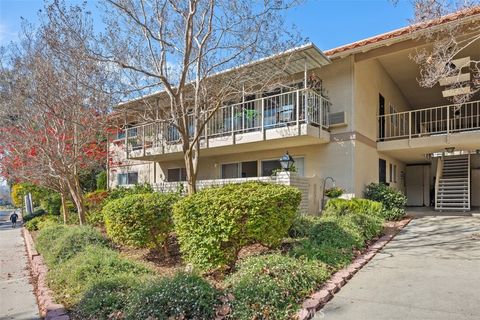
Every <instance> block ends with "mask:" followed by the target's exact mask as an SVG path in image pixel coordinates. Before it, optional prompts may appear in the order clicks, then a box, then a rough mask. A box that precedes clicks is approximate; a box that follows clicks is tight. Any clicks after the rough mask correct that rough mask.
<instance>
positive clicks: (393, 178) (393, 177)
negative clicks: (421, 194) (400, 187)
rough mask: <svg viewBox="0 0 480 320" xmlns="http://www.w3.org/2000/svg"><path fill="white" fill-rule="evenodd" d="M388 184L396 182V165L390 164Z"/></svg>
mask: <svg viewBox="0 0 480 320" xmlns="http://www.w3.org/2000/svg"><path fill="white" fill-rule="evenodd" d="M389 168H390V182H395V183H396V182H397V165H396V164H393V163H390V165H389Z"/></svg>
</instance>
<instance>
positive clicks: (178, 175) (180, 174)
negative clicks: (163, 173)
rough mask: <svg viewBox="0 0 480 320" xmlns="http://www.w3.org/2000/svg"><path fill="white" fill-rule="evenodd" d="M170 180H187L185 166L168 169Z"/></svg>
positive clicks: (168, 178)
mask: <svg viewBox="0 0 480 320" xmlns="http://www.w3.org/2000/svg"><path fill="white" fill-rule="evenodd" d="M167 180H168V181H186V180H187V170H186V169H185V168H173V169H168V170H167Z"/></svg>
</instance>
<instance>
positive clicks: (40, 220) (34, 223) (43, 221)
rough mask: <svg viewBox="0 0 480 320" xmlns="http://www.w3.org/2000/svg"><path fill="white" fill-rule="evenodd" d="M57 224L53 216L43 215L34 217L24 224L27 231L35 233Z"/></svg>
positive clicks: (55, 217) (56, 218) (56, 219)
mask: <svg viewBox="0 0 480 320" xmlns="http://www.w3.org/2000/svg"><path fill="white" fill-rule="evenodd" d="M57 224H58V217H57V216H53V215H43V216H39V217H35V218H33V219H31V220H29V221H27V222H26V223H25V225H24V226H25V228H26V229H27V230H28V231H35V230H40V229H43V228H46V227H47V226H48V227H49V226H55V225H57Z"/></svg>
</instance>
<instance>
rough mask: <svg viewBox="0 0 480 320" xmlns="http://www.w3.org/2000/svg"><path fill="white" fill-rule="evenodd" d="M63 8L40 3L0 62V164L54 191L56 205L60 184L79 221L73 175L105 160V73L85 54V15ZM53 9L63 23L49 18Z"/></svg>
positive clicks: (78, 190) (80, 203)
mask: <svg viewBox="0 0 480 320" xmlns="http://www.w3.org/2000/svg"><path fill="white" fill-rule="evenodd" d="M64 9H65V10H63V11H62V12H61V13H60V12H59V11H58V10H56V6H53V5H49V6H47V7H46V13H45V15H44V16H42V18H43V20H42V24H41V26H40V27H39V28H38V30H37V31H36V32H28V31H25V34H24V39H23V41H22V43H21V45H18V46H15V47H12V48H11V50H10V54H11V59H10V61H9V62H8V64H6V65H3V66H2V70H1V79H2V81H1V84H0V85H1V87H0V89H1V90H0V91H1V100H0V118H1V121H2V125H3V126H2V130H1V131H0V144H1V146H2V150H3V156H2V159H1V162H0V165H1V166H2V172H3V174H4V173H5V172H7V173H8V174H10V176H11V177H14V178H17V179H24V180H27V181H33V182H37V183H39V184H40V185H43V186H45V187H48V188H51V189H54V190H56V191H58V192H60V193H61V195H62V200H63V201H64V205H65V200H66V190H68V193H69V194H70V197H71V199H72V200H73V202H74V203H75V206H76V208H77V212H78V215H79V221H80V224H83V223H84V222H85V206H84V199H83V191H82V187H81V184H80V174H81V172H82V171H84V170H89V169H90V168H92V167H97V166H98V164H99V163H102V162H104V161H105V158H106V143H105V134H104V133H105V131H104V130H105V123H106V121H105V116H106V114H107V112H108V111H109V107H110V105H111V100H110V98H111V96H110V95H109V94H107V93H106V90H104V89H106V87H107V86H108V83H109V79H108V72H107V71H106V70H105V68H104V66H103V65H101V64H99V63H98V62H96V61H93V60H90V59H88V56H87V55H86V54H85V53H86V51H85V50H84V49H85V48H86V47H87V46H88V44H87V39H91V35H90V33H91V32H92V24H91V21H90V20H89V17H88V16H87V15H86V14H85V11H84V9H83V8H82V7H70V8H64ZM60 14H61V15H62V19H63V18H66V19H68V20H69V21H70V25H69V28H70V29H68V30H67V29H64V28H63V27H62V25H61V24H58V23H57V21H58V20H57V19H58V16H59V15H60ZM72 32H74V33H75V37H72ZM64 208H65V207H64Z"/></svg>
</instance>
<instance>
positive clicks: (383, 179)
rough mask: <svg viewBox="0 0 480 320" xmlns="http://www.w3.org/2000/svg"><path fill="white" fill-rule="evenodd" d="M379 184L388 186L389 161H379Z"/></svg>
mask: <svg viewBox="0 0 480 320" xmlns="http://www.w3.org/2000/svg"><path fill="white" fill-rule="evenodd" d="M378 182H380V183H384V184H387V161H385V160H383V159H378Z"/></svg>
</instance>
